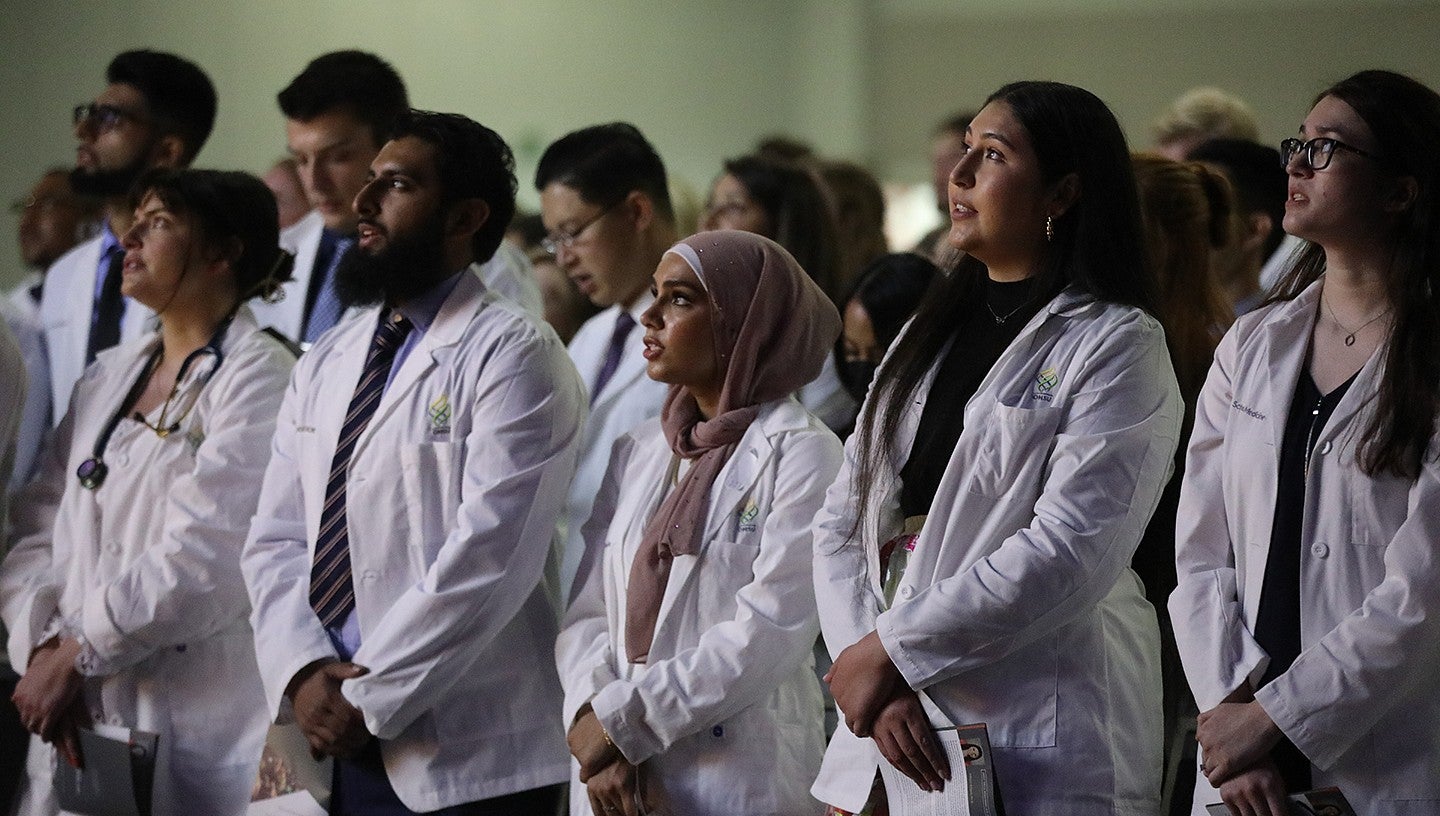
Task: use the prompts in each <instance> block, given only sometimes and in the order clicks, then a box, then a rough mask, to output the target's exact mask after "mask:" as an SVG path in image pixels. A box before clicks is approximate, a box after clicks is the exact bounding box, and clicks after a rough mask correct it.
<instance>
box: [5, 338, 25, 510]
mask: <svg viewBox="0 0 1440 816" xmlns="http://www.w3.org/2000/svg"><path fill="white" fill-rule="evenodd" d="M25 362H26V361H25V357H24V353H23V352H22V351H21V348H20V344H19V343H18V342H17V341H16V340H15V335H14V334H13V333H12V332H11V331H10V329H9V328H8V327H7V326H6V322H5V321H4V320H0V383H4V384H5V387H4V389H0V477H8V476H9V475H10V472H11V470H12V468H13V467H14V466H15V439H16V431H18V430H19V428H20V419H21V415H22V414H23V413H24V408H25V406H26V405H28V404H29V400H28V394H29V387H28V386H27V383H26V374H25ZM4 529H5V503H4V502H0V531H3V530H4Z"/></svg>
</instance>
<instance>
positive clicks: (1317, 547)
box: [1310, 543, 1330, 558]
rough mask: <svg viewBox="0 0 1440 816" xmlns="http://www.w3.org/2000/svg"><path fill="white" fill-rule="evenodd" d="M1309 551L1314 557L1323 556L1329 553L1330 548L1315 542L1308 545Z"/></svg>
mask: <svg viewBox="0 0 1440 816" xmlns="http://www.w3.org/2000/svg"><path fill="white" fill-rule="evenodd" d="M1310 552H1311V553H1312V554H1314V556H1315V557H1316V558H1324V557H1325V556H1327V555H1329V554H1330V548H1329V547H1327V546H1325V545H1324V544H1320V543H1315V544H1311V545H1310Z"/></svg>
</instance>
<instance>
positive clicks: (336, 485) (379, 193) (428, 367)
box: [243, 111, 585, 816]
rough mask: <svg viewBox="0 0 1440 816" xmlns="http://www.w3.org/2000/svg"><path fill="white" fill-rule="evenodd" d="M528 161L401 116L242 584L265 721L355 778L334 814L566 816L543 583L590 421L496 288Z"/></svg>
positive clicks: (497, 143)
mask: <svg viewBox="0 0 1440 816" xmlns="http://www.w3.org/2000/svg"><path fill="white" fill-rule="evenodd" d="M513 168H514V162H513V159H512V158H511V155H510V150H509V148H508V147H507V146H506V145H505V143H504V141H503V140H501V139H500V137H499V136H498V135H496V134H495V133H494V132H493V131H491V130H489V129H488V128H485V127H483V126H481V125H479V124H476V123H475V122H472V121H470V120H468V119H465V118H464V117H461V116H455V115H448V114H435V113H425V112H419V111H414V112H410V113H408V114H406V115H405V116H402V117H401V118H400V120H398V122H397V124H396V125H395V129H394V131H393V134H392V139H391V141H389V142H388V143H386V144H385V146H384V147H383V148H381V150H380V151H379V154H378V155H377V156H376V157H375V160H374V162H373V163H372V165H371V169H370V181H369V182H368V183H367V184H366V185H365V186H364V187H363V188H362V189H361V190H360V193H359V195H358V196H357V197H356V199H355V208H356V211H357V215H358V219H357V227H358V229H357V237H358V241H357V244H356V247H357V250H358V251H356V252H354V253H351V254H350V256H348V257H347V259H346V261H345V263H344V264H342V265H341V267H340V269H339V275H338V281H339V283H340V291H341V294H342V297H343V298H344V300H345V302H346V304H347V305H354V304H379V308H367V309H365V310H364V311H361V312H359V313H358V314H356V315H354V316H352V317H350V318H347V319H346V320H345V321H343V322H342V323H341V324H339V325H338V326H337V327H336V328H335V329H334V330H333V331H330V332H328V333H326V334H325V336H324V337H322V338H320V339H319V340H318V341H317V343H316V344H315V346H314V347H313V348H312V349H311V350H310V351H309V352H307V353H306V355H305V356H304V357H302V358H301V360H300V364H299V365H298V366H297V368H296V370H295V375H294V378H293V380H292V382H291V385H290V389H289V391H288V392H287V394H286V397H285V401H284V404H283V406H282V408H281V411H280V418H279V422H278V424H277V432H276V436H275V442H274V453H273V456H274V458H273V460H272V464H271V467H270V468H269V470H268V471H267V473H266V477H265V484H264V488H263V490H262V494H261V499H260V507H259V510H258V512H257V515H256V519H255V522H254V525H253V527H252V529H251V532H250V538H249V541H248V543H247V545H246V549H245V554H244V558H243V564H244V568H245V574H246V582H247V585H248V587H249V590H250V596H251V600H252V604H253V607H254V612H253V616H252V620H253V623H254V627H255V642H256V651H257V653H258V655H259V659H260V665H261V666H262V667H263V668H262V673H263V674H264V678H263V679H264V684H265V691H266V698H267V704H268V706H269V711H270V714H271V716H272V717H274V718H275V719H276V720H277V721H286V720H288V719H290V718H292V717H293V718H294V720H295V721H296V722H297V723H298V725H299V727H300V729H301V731H302V732H303V733H304V734H305V735H306V737H307V739H308V740H309V743H310V746H311V748H312V750H313V751H314V752H315V753H317V754H329V755H331V756H334V757H336V758H337V761H336V770H335V778H334V786H333V792H332V801H331V804H330V812H331V813H332V814H356V813H365V814H409V813H414V812H425V813H429V812H438V813H441V814H450V815H451V816H456V815H457V814H487V815H488V814H512V813H513V814H533V813H544V812H553V811H554V809H555V808H556V806H557V805H558V801H559V796H560V793H561V790H562V787H561V785H560V783H562V782H563V781H564V780H565V779H566V778H567V775H568V762H567V755H566V748H565V741H564V732H563V730H562V728H561V724H560V709H561V693H560V685H559V679H558V677H557V674H556V670H555V665H554V662H553V660H552V659H551V655H552V654H553V649H554V643H555V636H556V610H555V608H554V604H553V601H552V599H553V595H552V594H551V590H548V589H546V588H545V587H543V586H542V584H543V581H542V576H543V574H544V572H545V567H546V561H547V558H548V557H549V555H550V552H551V543H552V537H553V534H554V530H555V524H556V521H557V519H558V516H559V514H560V511H561V508H562V506H563V502H564V497H565V492H566V489H567V488H568V487H569V484H570V479H571V477H572V476H573V474H574V468H575V458H576V453H577V451H578V448H579V442H580V432H581V426H582V423H583V421H584V411H585V409H584V398H583V391H582V388H581V385H580V381H579V378H578V376H577V375H576V373H575V369H574V367H573V366H572V365H571V364H570V361H569V359H568V358H567V357H566V355H565V350H564V346H563V345H562V344H561V342H560V340H559V338H558V337H557V336H556V335H555V333H554V332H553V331H552V330H551V329H550V328H549V327H548V326H547V325H545V324H544V323H543V322H542V321H541V320H540V319H539V318H536V317H534V316H532V315H530V314H528V313H527V312H526V311H524V310H522V309H520V308H519V307H517V306H516V305H514V304H513V303H512V302H510V301H508V300H506V299H503V298H500V297H498V296H497V295H495V294H494V293H493V292H491V291H489V290H488V289H487V288H486V287H485V285H484V283H483V282H482V281H481V280H480V278H479V277H477V276H476V275H473V274H471V273H470V272H469V267H470V264H471V263H472V262H473V261H474V260H476V259H477V258H478V259H481V260H484V259H486V258H488V257H489V256H490V255H491V254H492V253H493V252H494V251H495V248H496V246H498V244H499V242H500V241H501V236H502V234H503V232H504V229H505V226H506V224H507V223H508V221H509V220H510V216H511V214H512V213H513V211H514V195H515V178H514V170H513Z"/></svg>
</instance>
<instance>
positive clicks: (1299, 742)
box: [1255, 679, 1351, 771]
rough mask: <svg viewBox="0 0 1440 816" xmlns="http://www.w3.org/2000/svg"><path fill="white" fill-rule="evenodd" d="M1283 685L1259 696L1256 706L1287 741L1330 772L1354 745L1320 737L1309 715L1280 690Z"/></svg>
mask: <svg viewBox="0 0 1440 816" xmlns="http://www.w3.org/2000/svg"><path fill="white" fill-rule="evenodd" d="M1279 685H1281V683H1280V681H1279V680H1278V679H1277V681H1276V682H1274V683H1270V684H1269V685H1267V686H1265V687H1264V688H1262V689H1260V690H1259V691H1257V692H1255V702H1257V703H1259V704H1260V707H1261V708H1263V709H1265V713H1266V714H1268V715H1269V716H1270V720H1271V721H1272V722H1274V723H1275V727H1276V728H1279V729H1280V732H1281V733H1283V734H1284V735H1285V737H1286V739H1289V740H1290V741H1291V742H1293V743H1295V747H1296V748H1298V749H1300V753H1302V754H1304V755H1305V758H1306V759H1308V760H1310V762H1311V763H1313V764H1314V765H1315V767H1317V768H1319V769H1320V770H1322V771H1327V770H1329V769H1330V768H1331V767H1332V766H1333V765H1334V764H1335V761H1336V760H1337V759H1339V758H1340V756H1341V755H1342V754H1344V753H1345V751H1347V750H1349V748H1350V745H1351V743H1350V742H1349V741H1348V740H1338V739H1334V738H1333V737H1329V736H1326V735H1324V734H1319V733H1316V731H1315V729H1313V728H1311V727H1310V724H1309V723H1308V722H1307V720H1306V718H1305V712H1303V711H1301V710H1300V709H1298V708H1296V707H1295V705H1294V704H1293V701H1292V700H1291V699H1290V698H1289V697H1288V696H1286V694H1285V692H1284V691H1283V690H1282V689H1280V688H1278V686H1279Z"/></svg>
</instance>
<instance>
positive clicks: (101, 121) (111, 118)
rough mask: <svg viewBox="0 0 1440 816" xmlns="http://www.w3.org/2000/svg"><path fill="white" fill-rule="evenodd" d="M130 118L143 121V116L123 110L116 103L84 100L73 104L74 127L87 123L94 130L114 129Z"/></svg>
mask: <svg viewBox="0 0 1440 816" xmlns="http://www.w3.org/2000/svg"><path fill="white" fill-rule="evenodd" d="M125 119H131V120H133V121H136V122H144V121H145V117H144V116H142V115H140V114H139V113H136V112H135V111H129V110H125V109H124V108H122V107H119V106H117V105H107V104H104V103H97V102H86V103H84V104H81V105H76V106H75V114H74V123H75V127H80V126H81V125H82V124H84V125H89V126H90V127H93V128H95V129H96V130H101V131H106V130H114V129H115V128H117V127H119V126H120V122H122V121H123V120H125Z"/></svg>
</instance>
